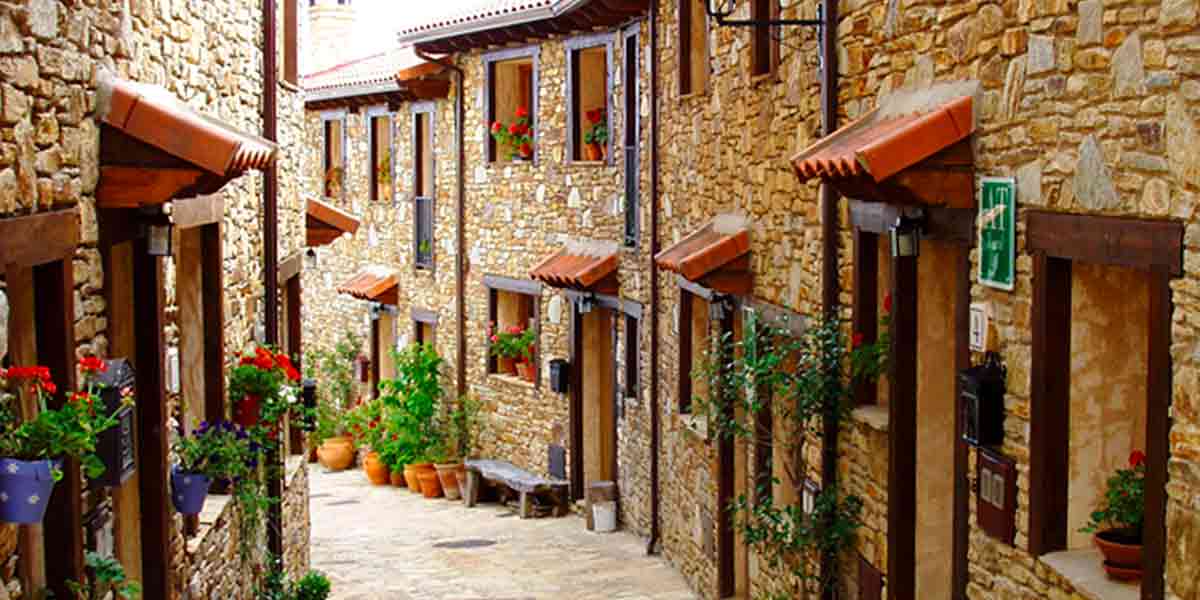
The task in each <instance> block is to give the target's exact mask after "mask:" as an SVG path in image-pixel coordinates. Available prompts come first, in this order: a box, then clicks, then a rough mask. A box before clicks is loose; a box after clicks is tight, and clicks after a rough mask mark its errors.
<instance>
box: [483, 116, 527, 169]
mask: <svg viewBox="0 0 1200 600" xmlns="http://www.w3.org/2000/svg"><path fill="white" fill-rule="evenodd" d="M491 131H492V139H493V140H496V146H497V147H498V148H497V154H498V153H499V152H500V150H499V148H507V149H508V150H509V153H508V157H509V159H510V160H515V161H520V160H530V159H532V158H533V128H532V127H531V123H530V119H529V109H528V108H526V107H524V106H520V107H517V119H516V120H515V121H513V122H512V123H510V124H505V123H503V122H500V121H495V122H493V123H492V130H491Z"/></svg>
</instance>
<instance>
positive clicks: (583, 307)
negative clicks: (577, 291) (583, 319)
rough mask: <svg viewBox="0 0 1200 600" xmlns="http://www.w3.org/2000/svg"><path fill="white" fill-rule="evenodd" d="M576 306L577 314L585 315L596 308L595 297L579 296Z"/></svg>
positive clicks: (593, 295) (589, 295)
mask: <svg viewBox="0 0 1200 600" xmlns="http://www.w3.org/2000/svg"><path fill="white" fill-rule="evenodd" d="M576 304H577V306H578V308H579V314H581V315H586V314H587V313H590V312H592V310H593V309H595V308H596V295H595V294H587V295H586V296H580V297H579V300H577V301H576Z"/></svg>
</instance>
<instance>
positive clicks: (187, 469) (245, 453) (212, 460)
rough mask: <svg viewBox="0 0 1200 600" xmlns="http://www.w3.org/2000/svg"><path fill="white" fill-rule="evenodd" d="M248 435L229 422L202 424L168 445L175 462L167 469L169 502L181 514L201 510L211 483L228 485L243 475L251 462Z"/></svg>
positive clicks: (206, 422) (189, 513) (191, 513)
mask: <svg viewBox="0 0 1200 600" xmlns="http://www.w3.org/2000/svg"><path fill="white" fill-rule="evenodd" d="M249 437H250V436H249V434H247V433H246V430H245V429H243V428H242V427H241V426H238V425H235V424H233V423H229V422H216V423H209V422H208V421H204V422H202V423H200V426H199V427H197V428H196V429H195V431H193V432H192V433H191V435H180V436H179V437H178V438H177V439H176V440H175V443H174V444H173V445H172V450H173V453H174V454H175V456H176V457H178V459H179V462H178V463H177V464H176V465H175V466H174V467H172V468H171V501H172V502H174V504H175V510H177V511H179V513H180V514H184V515H198V514H200V511H201V510H203V509H204V501H205V500H206V499H207V498H208V489H209V487H210V486H211V485H212V483H213V482H214V481H218V482H229V481H233V480H235V479H237V478H239V477H243V476H245V475H246V474H247V473H248V472H249V470H250V467H249V465H250V463H251V461H252V460H253V458H252V451H251V442H250V439H249Z"/></svg>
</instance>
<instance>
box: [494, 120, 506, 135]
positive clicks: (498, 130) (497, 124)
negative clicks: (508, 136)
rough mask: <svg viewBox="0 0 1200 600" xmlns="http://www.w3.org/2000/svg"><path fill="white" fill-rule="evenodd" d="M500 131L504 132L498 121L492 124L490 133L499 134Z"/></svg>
mask: <svg viewBox="0 0 1200 600" xmlns="http://www.w3.org/2000/svg"><path fill="white" fill-rule="evenodd" d="M502 130H504V125H503V124H502V123H500V121H496V122H495V123H492V133H500V132H501V131H502Z"/></svg>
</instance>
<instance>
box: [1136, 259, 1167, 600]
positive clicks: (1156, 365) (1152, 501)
mask: <svg viewBox="0 0 1200 600" xmlns="http://www.w3.org/2000/svg"><path fill="white" fill-rule="evenodd" d="M1171 311H1172V303H1171V273H1170V271H1169V270H1168V267H1167V266H1165V265H1155V266H1154V267H1152V268H1151V269H1150V311H1149V315H1148V320H1149V323H1148V326H1149V333H1150V336H1149V349H1148V360H1147V363H1148V364H1147V368H1146V483H1145V485H1146V495H1145V509H1146V511H1145V512H1146V516H1145V522H1144V528H1143V536H1144V539H1143V542H1144V543H1145V548H1144V552H1145V555H1144V556H1145V558H1144V559H1143V562H1142V564H1143V565H1145V572H1144V573H1143V575H1142V599H1143V600H1159V599H1161V598H1162V597H1163V593H1164V589H1163V574H1164V569H1165V565H1166V562H1167V522H1166V521H1167V463H1168V461H1169V458H1170V453H1171V440H1170V436H1171V417H1170V409H1171V393H1172V391H1171V387H1172V377H1171Z"/></svg>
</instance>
